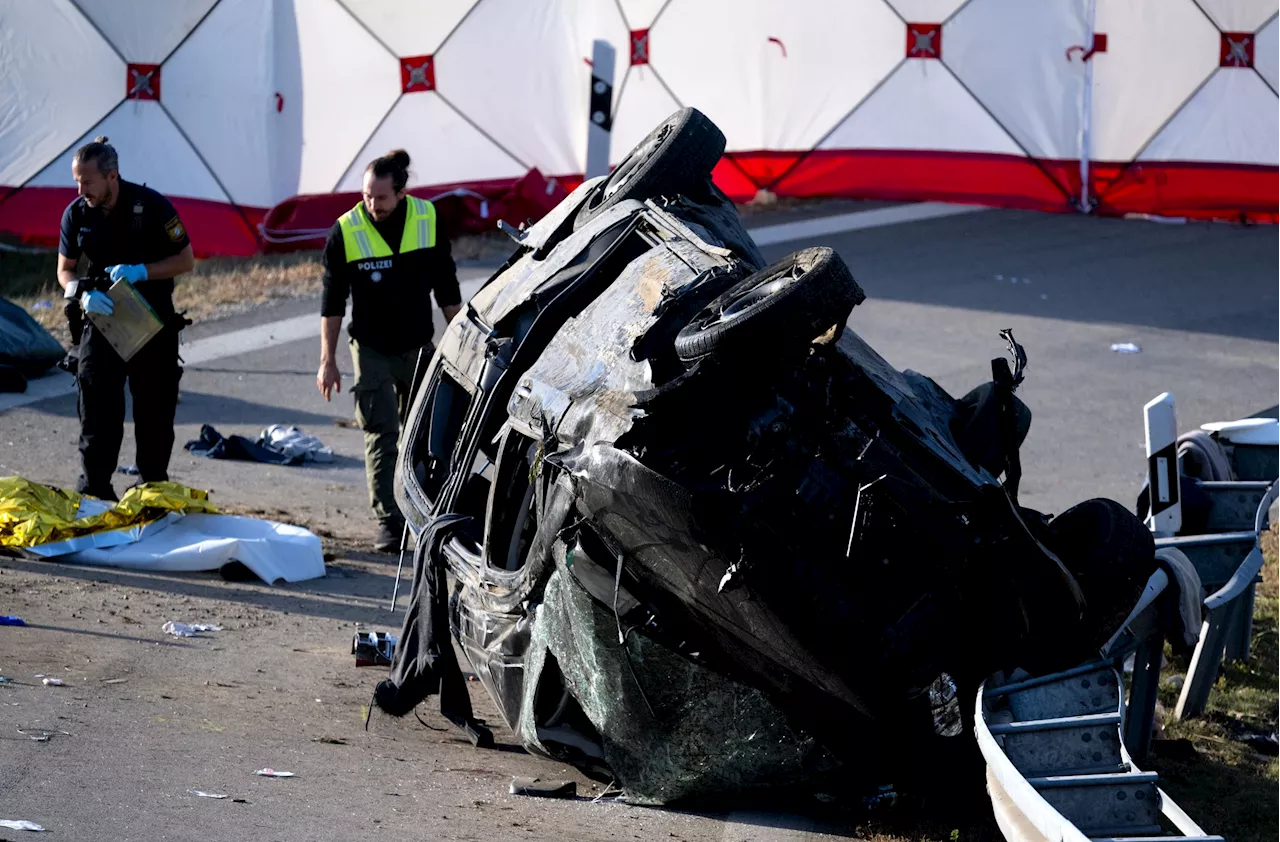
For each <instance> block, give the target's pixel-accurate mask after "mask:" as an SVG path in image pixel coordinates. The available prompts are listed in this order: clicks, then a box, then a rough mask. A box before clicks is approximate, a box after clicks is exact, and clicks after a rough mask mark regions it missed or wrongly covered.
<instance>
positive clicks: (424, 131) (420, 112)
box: [338, 91, 527, 191]
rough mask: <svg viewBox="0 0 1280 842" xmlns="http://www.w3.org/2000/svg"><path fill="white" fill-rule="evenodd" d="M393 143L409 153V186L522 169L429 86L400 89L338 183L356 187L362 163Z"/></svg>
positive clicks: (515, 175) (521, 171)
mask: <svg viewBox="0 0 1280 842" xmlns="http://www.w3.org/2000/svg"><path fill="white" fill-rule="evenodd" d="M395 148H403V149H404V150H405V151H406V152H408V153H409V157H410V159H411V161H410V164H409V186H410V187H413V186H415V185H422V184H450V183H454V182H458V181H480V180H484V179H490V178H519V177H520V176H522V175H524V174H525V172H527V168H525V167H524V166H521V164H520V163H519V162H518V161H516V160H515V159H514V158H512V157H511V156H510V155H508V154H507V153H505V152H503V151H502V150H501V149H499V148H498V147H497V146H495V145H494V144H493V143H492V141H490V140H489V139H488V138H486V137H485V136H484V135H483V134H481V133H480V132H479V131H478V130H477V129H476V128H475V127H474V126H472V125H471V124H470V123H468V122H467V121H466V120H464V119H462V118H461V117H459V116H458V113H457V112H456V111H454V110H453V109H452V108H450V107H449V106H448V105H447V104H446V103H445V102H444V101H443V100H442V99H440V97H438V96H436V95H435V94H434V93H431V92H430V91H423V92H421V93H412V94H405V95H404V96H403V97H401V98H400V101H399V102H398V103H396V107H395V108H394V109H392V111H391V115H390V116H389V117H387V120H386V122H385V123H383V124H382V126H381V128H379V129H378V131H377V133H376V134H375V135H374V136H373V137H372V138H371V139H370V140H369V142H368V143H367V144H365V147H364V149H362V150H361V151H360V154H359V155H358V156H357V157H356V160H355V162H354V163H353V164H352V165H351V168H350V169H349V170H348V171H347V174H346V176H345V177H343V179H342V183H341V184H339V185H338V190H340V191H341V190H356V191H358V190H360V189H361V186H362V184H363V179H364V170H365V167H367V166H368V165H369V162H370V161H371V160H373V159H374V158H376V157H378V156H379V155H385V154H386V153H387V152H390V151H391V150H392V149H395Z"/></svg>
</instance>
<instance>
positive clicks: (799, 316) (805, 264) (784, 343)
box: [675, 247, 866, 362]
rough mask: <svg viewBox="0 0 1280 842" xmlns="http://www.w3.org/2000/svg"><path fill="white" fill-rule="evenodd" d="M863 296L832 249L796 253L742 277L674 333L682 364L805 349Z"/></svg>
mask: <svg viewBox="0 0 1280 842" xmlns="http://www.w3.org/2000/svg"><path fill="white" fill-rule="evenodd" d="M865 298H866V295H865V294H864V293H863V291H862V288H861V287H859V286H858V282H857V281H855V280H854V279H853V275H851V274H850V273H849V267H848V266H845V264H844V261H843V260H841V259H840V257H839V255H837V254H836V253H835V252H834V251H832V250H831V249H829V248H826V247H819V248H808V249H803V250H801V251H797V252H794V253H792V254H790V255H788V256H787V257H784V258H783V259H782V260H779V261H778V262H777V263H774V264H773V265H771V266H766V267H765V268H764V269H761V270H760V271H759V272H756V273H754V274H752V275H749V276H748V277H746V278H744V279H743V280H742V281H740V282H739V283H737V284H735V285H734V286H733V287H731V288H730V289H729V290H728V291H727V292H725V293H724V294H723V295H721V296H720V297H718V298H716V299H715V300H714V301H712V302H711V303H710V304H709V305H707V306H706V307H705V308H703V310H702V312H700V313H698V315H696V316H694V318H693V320H692V321H691V322H689V324H687V325H685V326H684V328H683V329H682V330H681V331H680V333H679V334H677V335H676V341H675V347H676V355H677V356H679V357H680V359H681V360H684V361H685V362H693V361H694V360H697V359H700V358H702V357H705V356H708V355H709V354H713V353H737V354H748V353H750V352H751V351H753V350H755V351H761V352H766V353H769V354H771V355H776V354H777V353H778V352H779V351H786V350H788V349H790V348H796V349H798V348H802V347H806V346H808V345H809V344H810V343H812V342H813V340H814V339H816V338H817V337H819V336H821V335H822V334H823V333H825V332H826V331H828V330H829V329H831V327H832V326H833V325H838V326H840V327H843V326H844V323H845V322H846V321H847V320H848V319H849V314H850V313H851V312H853V308H854V307H856V306H857V305H859V304H861V303H862V302H863V300H864V299H865Z"/></svg>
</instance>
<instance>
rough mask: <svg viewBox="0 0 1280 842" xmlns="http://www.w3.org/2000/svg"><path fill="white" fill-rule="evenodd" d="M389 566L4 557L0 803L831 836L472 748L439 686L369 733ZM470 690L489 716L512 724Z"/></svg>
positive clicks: (175, 817) (133, 815)
mask: <svg viewBox="0 0 1280 842" xmlns="http://www.w3.org/2000/svg"><path fill="white" fill-rule="evenodd" d="M394 565H395V558H394V557H393V556H385V555H378V554H372V553H364V552H360V551H342V550H339V551H338V552H337V554H336V557H335V558H334V559H333V560H332V561H330V562H329V564H328V568H329V574H328V576H327V577H326V578H324V579H320V580H315V581H312V582H305V583H299V584H297V585H292V586H280V585H277V586H275V587H269V586H267V585H264V584H261V583H231V582H225V581H222V579H221V578H220V577H218V576H217V575H216V574H181V575H178V574H173V575H169V574H138V573H131V572H124V571H116V570H105V569H94V568H86V567H74V566H70V565H60V564H51V563H48V562H43V561H26V560H18V559H4V560H3V561H0V607H2V608H3V613H5V614H14V615H18V616H20V617H22V618H23V619H24V620H25V621H26V623H27V626H26V627H21V628H14V627H5V628H4V629H3V630H0V674H3V675H4V676H5V677H6V678H7V679H9V680H8V682H6V683H4V684H0V741H2V742H0V746H2V747H0V818H3V819H15V820H16V819H25V820H28V821H33V822H36V823H37V824H40V825H42V826H43V827H45V828H46V829H48V830H49V831H50V832H52V833H53V834H55V838H62V839H86V840H87V839H113V840H143V839H146V840H165V839H192V838H195V837H193V835H192V828H193V827H199V828H200V829H201V830H200V833H199V838H200V839H202V840H208V842H213V840H245V839H253V840H262V842H267V840H282V841H283V840H303V839H308V840H310V839H317V840H318V839H335V840H336V839H344V840H347V839H362V838H373V837H375V836H376V838H380V839H389V840H390V839H406V840H408V839H484V840H507V839H519V840H525V839H550V838H557V839H575V840H577V839H581V840H588V839H604V838H609V839H633V838H634V839H654V838H664V839H686V840H712V839H714V840H720V839H734V840H746V839H752V840H765V839H817V838H827V837H826V836H825V834H821V833H820V832H819V830H820V823H819V822H818V820H816V819H812V818H805V817H799V816H774V817H768V816H764V817H754V816H751V815H748V814H743V815H741V816H737V817H734V816H709V815H708V816H701V815H695V814H688V813H680V812H671V811H662V810H653V809H645V808H639V807H631V806H627V805H625V804H622V803H619V802H618V801H617V800H616V799H614V798H612V797H610V798H604V799H601V800H599V801H596V800H595V799H596V798H597V796H600V795H601V794H602V792H603V788H602V787H601V786H600V785H599V784H595V783H593V782H591V781H588V780H587V779H585V778H583V777H581V776H580V775H578V774H577V773H576V772H575V771H574V770H572V769H570V768H566V767H563V766H560V765H558V764H554V763H551V762H549V761H546V760H542V759H539V758H535V757H532V756H529V755H526V754H524V753H523V752H522V751H521V750H520V749H519V748H518V747H517V746H516V745H514V744H513V741H512V736H511V734H510V733H509V732H506V731H505V730H502V729H499V730H498V733H497V736H498V741H499V743H500V745H499V747H498V750H496V751H493V750H477V749H474V748H472V746H471V745H470V743H468V742H466V741H465V739H464V738H463V737H462V736H461V735H460V733H459V732H457V731H455V730H453V729H452V728H451V727H450V726H449V725H448V723H447V722H446V721H445V720H444V719H443V718H442V717H440V716H439V715H438V713H436V712H435V711H436V709H435V708H434V706H433V705H432V704H431V702H430V701H428V702H427V703H424V704H423V705H421V706H419V708H418V711H417V713H418V715H419V716H421V718H422V721H421V722H420V721H419V720H418V719H417V718H415V717H414V716H413V715H410V716H408V717H406V718H404V719H399V720H398V719H394V718H391V717H388V716H386V715H384V714H381V713H380V712H378V711H376V710H375V711H374V713H373V715H372V717H371V718H370V721H369V726H368V729H367V730H366V729H365V726H364V718H365V714H366V712H367V710H368V708H367V705H368V704H369V702H370V694H371V692H372V688H373V686H374V684H375V683H376V682H377V681H378V680H380V679H381V678H382V677H383V676H384V675H385V668H379V667H367V668H357V667H356V666H355V664H354V659H353V657H352V655H351V652H350V645H351V638H352V635H353V634H354V633H355V632H356V631H357V630H360V629H369V630H388V631H393V632H395V631H398V622H395V623H393V622H391V621H392V620H393V619H397V620H398V616H399V615H398V614H397V615H394V616H393V615H392V614H391V613H390V612H389V611H388V610H387V605H388V597H389V594H390V584H391V577H392V576H393V575H394V572H395V567H394ZM403 603H404V596H402V597H401V605H403ZM168 620H175V621H179V622H186V623H214V624H218V625H221V626H222V628H223V630H222V631H216V632H208V633H206V634H204V635H202V636H200V637H198V638H193V639H179V638H176V637H173V636H170V635H168V634H165V633H164V632H162V631H161V626H162V625H163V624H164V623H165V622H166V621H168ZM44 677H55V678H58V679H61V680H62V681H63V682H65V686H45V685H44V684H43V678H44ZM472 687H473V694H472V696H473V700H474V702H475V703H476V706H477V715H478V716H480V717H482V718H484V719H486V720H488V721H489V722H491V723H494V724H497V723H498V721H499V720H498V715H497V712H496V710H495V709H494V708H493V706H492V704H491V703H490V702H489V699H488V697H487V696H486V695H485V694H484V693H483V691H481V690H480V689H479V685H478V684H475V683H473V684H472ZM424 723H425V724H424ZM263 768H272V769H275V770H278V771H280V770H282V771H289V772H293V773H295V775H296V777H294V778H290V779H273V778H267V777H260V776H256V775H255V774H254V772H255V770H259V769H263ZM515 775H531V776H541V777H543V778H551V779H556V780H561V779H563V780H573V781H576V782H577V786H578V797H577V798H576V799H573V800H569V801H551V800H542V799H531V798H527V797H520V796H513V795H510V794H509V793H508V785H509V782H510V779H511V777H512V776H515ZM192 790H199V791H204V792H211V793H216V794H225V795H227V796H229V797H228V798H226V799H211V798H203V797H199V796H196V795H194V794H191V791H192ZM726 820H727V823H726ZM766 822H767V823H768V824H764V823H766ZM770 824H772V825H778V824H781V825H782V826H781V827H776V826H769V825H770ZM836 832H837V833H838V834H839V835H841V836H843V835H844V832H841V831H839V830H838V829H836ZM15 835H20V836H23V837H24V838H25V836H26V834H18V833H17V832H16V831H4V830H0V839H9V838H11V837H13V836H15Z"/></svg>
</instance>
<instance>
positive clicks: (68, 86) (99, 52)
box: [0, 0, 125, 186]
mask: <svg viewBox="0 0 1280 842" xmlns="http://www.w3.org/2000/svg"><path fill="white" fill-rule="evenodd" d="M49 33H57V37H50V36H49ZM0 79H2V80H4V81H3V82H0V115H3V116H2V117H0V184H4V185H9V186H14V185H19V184H22V182H24V181H26V180H27V179H28V178H30V177H31V176H33V175H35V174H36V173H38V172H39V171H40V170H41V169H43V168H44V167H45V165H47V164H48V163H49V161H50V159H52V158H53V157H54V156H56V155H58V154H59V153H60V152H62V150H64V149H66V148H67V146H68V145H69V144H70V143H72V142H73V141H74V140H75V139H76V138H78V137H79V136H80V135H81V134H83V133H84V130H85V129H87V128H88V127H89V126H90V125H92V124H93V123H96V122H97V121H98V120H101V119H102V118H103V116H104V115H105V114H106V113H107V112H108V111H110V110H111V108H112V106H114V105H115V104H116V103H117V102H119V101H120V100H121V99H123V98H124V82H125V67H124V64H122V63H121V61H120V59H119V57H117V56H116V54H115V53H114V52H113V51H112V49H111V47H110V46H108V45H107V43H106V42H105V41H103V40H102V37H101V36H100V35H98V33H97V32H96V31H95V30H94V28H93V27H92V26H91V25H90V24H89V21H87V20H86V19H85V18H84V16H83V15H81V14H80V13H79V12H78V11H76V10H75V8H73V7H72V6H71V4H70V3H68V2H66V0H48V2H39V3H32V2H29V0H0ZM19 80H21V81H19ZM52 103H57V107H56V108H53V107H50V106H51V104H52Z"/></svg>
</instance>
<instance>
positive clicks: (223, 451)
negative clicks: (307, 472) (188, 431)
mask: <svg viewBox="0 0 1280 842" xmlns="http://www.w3.org/2000/svg"><path fill="white" fill-rule="evenodd" d="M183 448H184V449H185V450H187V451H189V452H190V453H191V455H192V456H204V457H205V458H207V459H230V460H234V461H238V462H262V463H265V464H268V465H300V464H302V462H303V461H304V459H303V457H302V456H287V455H285V454H284V453H281V452H280V451H278V450H273V449H272V448H270V447H267V446H266V445H264V444H262V443H261V442H257V441H254V440H253V439H250V438H246V437H245V436H240V435H231V436H224V435H223V434H222V433H220V432H218V431H217V430H215V429H214V428H213V427H211V426H210V425H208V424H204V425H202V426H201V427H200V438H198V439H193V440H191V441H189V442H187V443H186V444H185V445H183Z"/></svg>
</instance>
